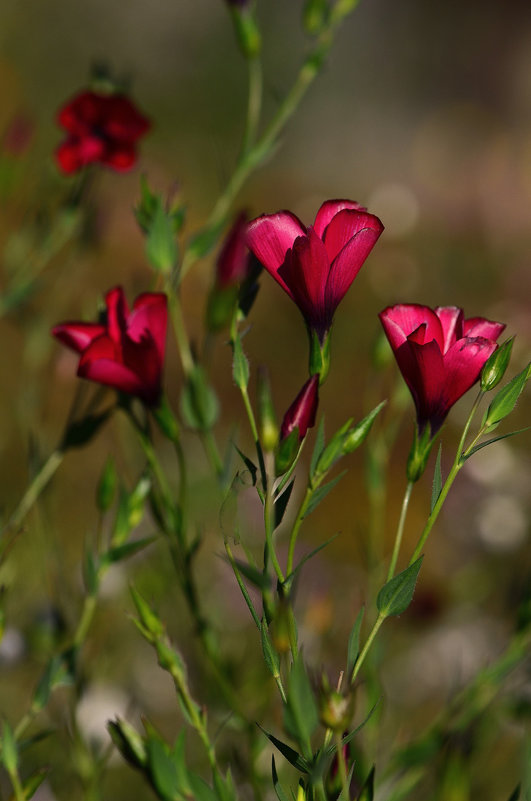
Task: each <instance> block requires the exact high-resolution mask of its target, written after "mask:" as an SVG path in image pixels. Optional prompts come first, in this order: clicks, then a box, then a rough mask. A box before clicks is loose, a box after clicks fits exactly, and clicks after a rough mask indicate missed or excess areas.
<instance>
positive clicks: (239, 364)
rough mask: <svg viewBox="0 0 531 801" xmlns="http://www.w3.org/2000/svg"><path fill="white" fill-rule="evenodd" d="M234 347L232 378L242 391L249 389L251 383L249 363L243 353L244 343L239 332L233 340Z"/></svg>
mask: <svg viewBox="0 0 531 801" xmlns="http://www.w3.org/2000/svg"><path fill="white" fill-rule="evenodd" d="M231 345H232V377H233V379H234V383H235V384H236V386H237V387H239V388H240V389H247V385H248V383H249V361H248V359H247V356H246V355H245V353H244V352H243V348H242V341H241V338H240V335H239V333H238V332H236V333H235V335H234V337H233V339H232V340H231Z"/></svg>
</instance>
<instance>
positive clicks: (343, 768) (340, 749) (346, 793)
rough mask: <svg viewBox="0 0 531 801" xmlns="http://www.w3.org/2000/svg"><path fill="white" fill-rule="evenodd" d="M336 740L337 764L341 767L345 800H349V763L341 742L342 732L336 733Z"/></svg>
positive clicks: (340, 772)
mask: <svg viewBox="0 0 531 801" xmlns="http://www.w3.org/2000/svg"><path fill="white" fill-rule="evenodd" d="M334 740H335V743H336V754H337V766H338V769H339V778H340V779H341V787H342V793H343V798H344V801H348V799H349V798H350V792H349V786H348V771H347V763H346V761H345V754H344V753H343V745H342V743H341V733H340V732H338V731H337V732H336V733H335V735H334Z"/></svg>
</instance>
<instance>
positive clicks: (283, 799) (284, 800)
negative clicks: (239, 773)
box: [271, 754, 510, 801]
mask: <svg viewBox="0 0 531 801" xmlns="http://www.w3.org/2000/svg"><path fill="white" fill-rule="evenodd" d="M271 774H272V776H273V787H274V788H275V793H276V794H277V798H278V801H290V799H289V797H288V796H287V794H286V792H285V791H284V788H283V787H282V785H281V784H280V782H279V780H278V773H277V768H276V765H275V755H274V754H271ZM509 801H510V800H509Z"/></svg>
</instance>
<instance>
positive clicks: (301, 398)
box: [280, 374, 319, 442]
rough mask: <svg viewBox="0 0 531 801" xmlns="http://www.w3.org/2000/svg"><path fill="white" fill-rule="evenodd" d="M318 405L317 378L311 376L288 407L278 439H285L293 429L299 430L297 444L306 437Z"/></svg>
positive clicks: (313, 423)
mask: <svg viewBox="0 0 531 801" xmlns="http://www.w3.org/2000/svg"><path fill="white" fill-rule="evenodd" d="M318 403H319V376H318V375H317V374H316V375H312V377H311V378H309V379H308V380H307V381H306V383H305V384H304V386H303V388H302V389H301V391H300V392H299V394H298V395H297V397H296V398H295V400H294V401H293V403H292V404H291V406H290V407H289V409H288V411H287V412H286V414H285V415H284V419H283V420H282V426H281V428H280V437H281V439H285V438H286V437H287V436H289V435H290V434H291V432H292V431H293V429H294V428H295V427H298V429H299V442H301V441H302V440H303V439H304V437H305V436H306V432H307V431H308V429H309V428H312V426H314V425H315V415H316V414H317V405H318Z"/></svg>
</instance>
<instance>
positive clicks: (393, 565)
mask: <svg viewBox="0 0 531 801" xmlns="http://www.w3.org/2000/svg"><path fill="white" fill-rule="evenodd" d="M413 486H414V483H413V481H409V482H408V484H407V487H406V491H405V493H404V499H403V501H402V509H401V510H400V519H399V521H398V527H397V530H396V536H395V544H394V547H393V554H392V556H391V562H390V564H389V571H388V573H387V581H390V580H391V579H392V578H393V576H394V574H395V569H396V563H397V561H398V554H399V553H400V546H401V544H402V535H403V533H404V524H405V522H406V515H407V510H408V506H409V501H410V498H411V493H412V491H413Z"/></svg>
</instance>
